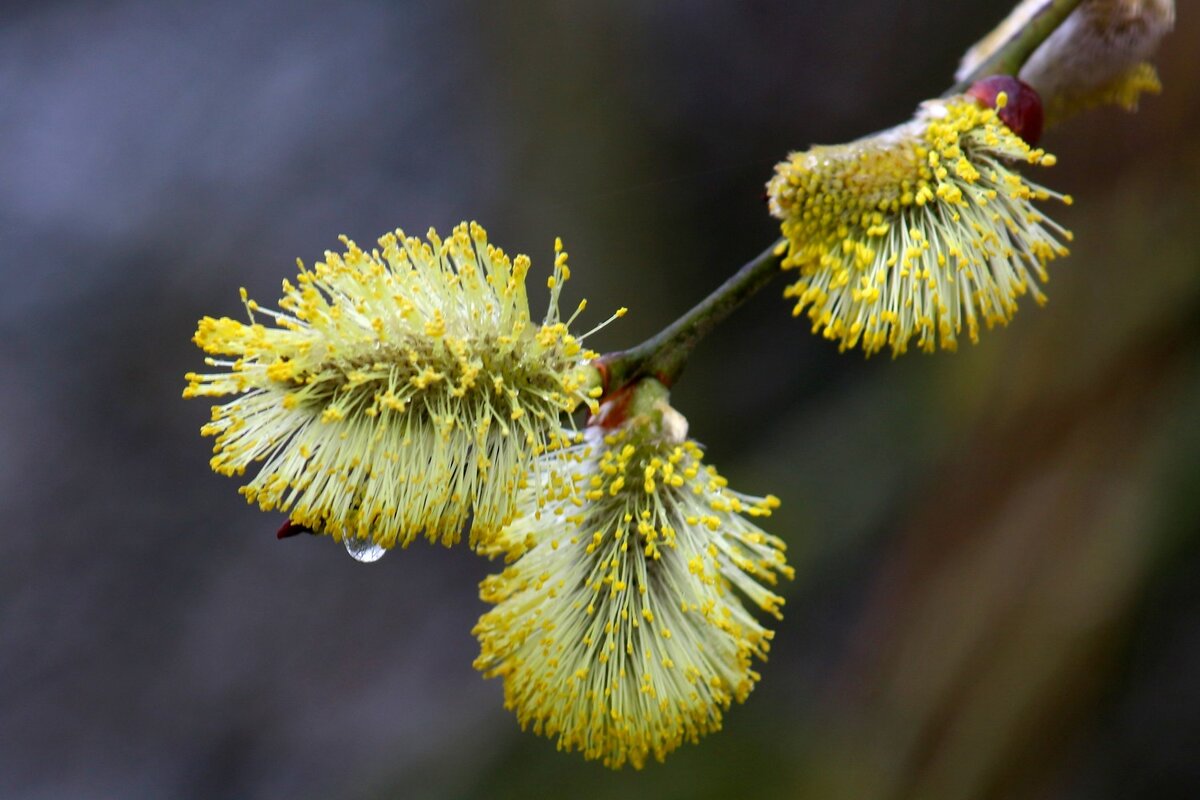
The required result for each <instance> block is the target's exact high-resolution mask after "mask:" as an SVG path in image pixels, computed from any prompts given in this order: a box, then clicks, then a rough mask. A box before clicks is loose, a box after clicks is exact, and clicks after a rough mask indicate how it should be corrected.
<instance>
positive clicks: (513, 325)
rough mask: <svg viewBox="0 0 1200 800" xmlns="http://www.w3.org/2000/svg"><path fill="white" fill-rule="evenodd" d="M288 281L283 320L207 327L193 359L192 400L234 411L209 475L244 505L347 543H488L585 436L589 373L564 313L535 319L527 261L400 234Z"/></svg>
mask: <svg viewBox="0 0 1200 800" xmlns="http://www.w3.org/2000/svg"><path fill="white" fill-rule="evenodd" d="M342 242H343V244H344V245H345V251H344V252H342V253H334V252H327V253H326V254H325V260H324V261H323V262H321V263H318V264H316V265H315V266H314V267H313V268H312V269H306V268H305V267H304V266H303V265H301V266H300V270H299V274H298V275H297V277H296V279H295V283H294V284H293V283H291V282H289V281H284V284H283V297H282V299H281V300H280V301H279V308H278V310H270V309H266V308H264V307H262V306H260V305H259V304H258V303H256V302H254V301H252V300H249V299H248V298H247V297H246V296H245V295H244V293H243V303H244V304H245V306H246V310H247V314H248V315H249V321H248V322H239V321H235V320H232V319H229V318H213V317H205V318H204V319H202V320H200V324H199V329H198V330H197V332H196V336H195V342H196V344H197V345H199V346H200V347H201V348H202V349H203V350H204V351H205V352H206V353H208V354H209V356H210V357H209V358H208V359H207V360H206V361H207V363H208V364H209V365H210V367H212V370H211V371H209V372H206V373H203V374H197V373H191V374H189V375H188V376H187V380H188V385H187V388H186V389H185V391H184V396H185V397H226V396H232V398H233V399H231V400H228V401H227V402H225V403H224V404H223V405H218V406H216V407H214V409H213V419H212V422H210V423H209V424H208V425H206V426H204V428H203V429H202V432H203V433H204V434H206V435H209V436H213V437H215V440H216V441H215V447H214V452H215V454H216V455H215V456H214V458H213V459H212V467H213V469H214V470H215V471H216V472H218V473H221V474H224V475H242V474H243V473H244V472H245V471H246V470H247V469H248V468H252V467H255V466H257V475H256V476H255V477H254V478H253V479H252V480H251V481H250V482H249V483H248V484H246V485H245V486H244V487H242V490H241V492H242V494H244V495H245V497H246V498H247V500H248V501H250V502H252V503H257V504H258V505H259V506H260V507H261V508H263V509H264V510H279V511H283V512H285V513H287V514H288V515H289V516H290V518H291V520H292V522H293V523H294V524H296V525H300V526H304V527H306V528H309V529H311V530H313V531H315V532H318V533H324V534H329V535H331V536H333V537H334V538H335V539H339V540H341V539H346V538H354V539H360V540H370V541H373V542H374V543H375V544H378V545H380V546H382V547H385V548H391V547H393V546H396V545H400V546H406V545H408V544H409V543H410V542H411V541H412V540H413V539H414V538H415V537H417V536H418V535H422V534H423V535H424V536H425V537H426V538H428V539H429V540H431V541H441V542H442V543H444V544H446V545H450V544H453V543H454V542H456V541H458V540H459V539H460V537H461V534H462V532H463V531H464V530H465V529H466V528H467V527H468V525H469V527H470V532H471V539H472V541H473V542H479V541H486V540H487V539H488V538H489V537H491V536H493V535H495V533H496V532H497V531H499V530H500V529H501V528H503V527H504V525H506V524H507V523H509V522H510V521H511V520H512V519H513V517H514V515H515V510H516V509H515V505H514V499H513V496H514V487H515V486H517V485H518V484H519V483H520V482H522V481H523V480H525V477H526V473H527V472H528V469H529V467H530V466H531V464H532V463H533V462H534V460H535V458H536V456H537V455H538V454H539V453H546V452H551V451H553V450H554V449H555V448H557V447H560V446H562V445H564V444H567V443H569V441H570V440H571V438H572V437H573V436H575V434H572V433H571V432H569V431H563V430H562V427H561V424H560V418H561V417H562V415H563V414H567V413H570V412H571V411H573V410H574V409H575V408H576V406H577V405H578V404H580V403H585V404H589V405H593V406H594V405H595V404H596V400H595V399H594V398H593V397H592V396H591V395H590V394H589V392H590V390H591V388H592V386H593V385H594V384H595V380H594V379H593V377H592V376H591V372H594V370H591V369H590V368H589V367H587V362H588V361H590V360H591V359H593V358H594V357H595V353H592V352H591V351H589V350H586V349H584V348H583V347H582V345H581V342H582V340H583V338H584V337H583V336H578V337H577V336H573V335H572V334H570V333H569V332H568V322H569V321H568V322H564V321H563V320H561V319H560V318H559V311H558V301H559V294H560V292H561V289H562V285H563V283H564V282H565V281H566V278H567V274H568V273H567V263H566V253H565V252H562V250H561V246H560V247H559V248H558V251H557V252H556V260H555V266H554V269H553V273H552V276H553V277H554V278H555V288H554V289H553V290H552V291H551V292H550V307H549V310H548V311H547V312H546V315H545V317H544V318H543V319H542V320H541V321H540V322H539V323H534V322H532V321H531V319H530V312H529V303H528V299H527V297H526V291H525V277H526V274H527V273H528V271H529V269H530V261H529V259H528V257H526V256H521V255H519V256H516V257H515V258H510V257H509V256H508V255H507V254H506V253H505V252H504V251H503V250H501V249H499V248H497V247H495V246H493V245H492V244H490V243H489V242H488V240H487V234H486V232H485V231H484V229H483V228H482V227H480V226H479V225H477V224H475V223H471V224H467V223H463V224H461V225H459V226H457V227H456V228H454V230H453V231H452V233H451V234H450V236H449V237H448V238H447V239H445V240H443V239H441V238H440V237H439V236H438V235H437V233H436V232H435V231H432V230H431V231H430V232H429V234H428V235H427V237H426V239H425V240H421V239H418V238H415V237H409V236H406V235H405V234H404V232H403V231H400V230H397V231H395V232H394V233H389V234H387V235H386V236H384V237H382V238H381V239H379V242H378V247H377V248H375V249H372V250H371V251H370V252H366V251H364V250H362V249H360V248H359V247H358V246H357V245H356V244H355V243H354V242H352V241H350V240H349V239H345V238H343V239H342Z"/></svg>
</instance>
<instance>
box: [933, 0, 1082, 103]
mask: <svg viewBox="0 0 1200 800" xmlns="http://www.w3.org/2000/svg"><path fill="white" fill-rule="evenodd" d="M1081 2H1082V0H1049V2H1047V3H1046V5H1044V6H1043V7H1042V9H1041V10H1040V11H1038V12H1037V13H1035V14H1034V15H1033V16H1032V17H1031V18H1030V19H1029V21H1028V22H1026V23H1025V25H1024V26H1023V27H1021V29H1020V30H1017V31H1014V32H1013V33H1012V35H1010V36H1009V37H1008V41H1006V42H1005V43H1004V44H1003V45H1001V46H1000V47H999V48H997V50H996V52H994V53H992V54H991V55H990V56H988V57H987V58H986V59H984V60H983V61H981V62H980V63H979V65H978V66H976V67H975V69H973V70H971V73H970V74H969V75H967V76H966V77H965V78H963V79H962V80H961V81H959V82H958V83H956V84H954V85H953V86H951V87H950V88H949V89H948V90H947V91H946V93H945V94H944V95H943V97H948V96H950V95H953V94H962V93H963V92H965V91H966V90H967V89H968V88H970V86H971V84H973V83H975V81H977V80H979V79H981V78H986V77H988V76H989V75H1016V74H1017V73H1018V72H1020V71H1021V67H1023V66H1024V65H1025V62H1026V61H1028V60H1029V57H1030V56H1031V55H1033V51H1034V50H1037V49H1038V48H1039V47H1041V46H1042V42H1044V41H1046V39H1048V38H1049V37H1050V34H1052V33H1054V32H1055V31H1056V30H1058V26H1059V25H1062V24H1063V22H1064V21H1065V20H1066V18H1067V17H1068V16H1070V14H1071V12H1072V11H1074V10H1075V8H1076V7H1077V6H1078V5H1079V4H1080V3H1081Z"/></svg>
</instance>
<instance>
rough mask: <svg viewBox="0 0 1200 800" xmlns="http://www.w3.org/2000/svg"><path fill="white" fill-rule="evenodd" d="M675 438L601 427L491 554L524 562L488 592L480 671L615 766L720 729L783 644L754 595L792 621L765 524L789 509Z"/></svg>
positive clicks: (550, 477)
mask: <svg viewBox="0 0 1200 800" xmlns="http://www.w3.org/2000/svg"><path fill="white" fill-rule="evenodd" d="M669 413H670V414H675V412H673V411H671V412H669ZM675 416H678V415H677V414H675ZM671 430H672V428H671V426H658V427H655V426H652V425H651V426H648V425H645V424H642V423H640V422H638V421H634V422H630V423H627V424H626V425H625V426H624V427H622V428H620V429H618V430H616V431H613V432H609V433H608V434H607V435H603V434H601V433H600V432H599V431H598V430H596V429H589V431H588V437H587V441H586V442H585V443H584V444H581V445H578V446H576V447H573V448H568V449H565V450H562V451H560V452H558V453H556V454H554V455H552V456H549V457H548V458H547V459H546V460H545V461H544V463H543V464H542V465H541V469H540V473H541V475H542V477H541V481H542V484H543V487H542V488H543V489H544V490H543V491H540V492H539V491H535V490H533V489H530V490H527V491H526V492H524V493H523V495H522V498H521V509H522V515H521V516H520V517H519V518H518V519H517V520H516V521H515V522H514V523H513V524H512V525H511V526H510V527H509V528H508V529H507V530H506V531H505V532H504V533H503V534H502V535H501V536H500V537H498V538H497V539H496V540H495V543H494V546H493V547H492V549H491V550H490V552H491V553H492V554H493V555H505V556H506V557H507V559H508V561H509V562H511V563H510V564H509V566H507V567H506V568H505V569H504V570H503V571H502V572H500V573H499V574H496V575H493V576H491V577H489V578H487V579H486V580H485V581H484V582H483V584H482V585H481V596H482V597H483V599H484V600H486V601H487V602H489V603H493V604H495V608H494V609H492V610H491V611H489V612H488V613H487V614H485V615H484V616H483V617H482V618H481V619H480V620H479V623H478V625H477V626H476V628H475V635H476V636H477V637H478V639H479V642H480V655H479V658H478V659H477V660H476V663H475V665H476V667H477V668H478V669H479V670H481V671H482V672H484V673H485V675H487V676H489V677H495V676H498V677H501V678H503V681H504V694H505V704H506V706H507V707H508V708H510V709H512V710H513V711H514V712H515V713H516V715H517V719H518V721H519V722H520V724H521V726H522V727H523V728H532V729H533V730H534V732H536V733H538V734H541V735H544V736H548V737H551V738H554V739H556V740H557V742H558V746H559V748H560V749H566V750H578V751H580V752H582V753H583V755H584V756H585V757H586V758H589V759H598V760H600V761H602V762H603V763H604V764H605V765H607V766H609V767H612V768H618V767H621V766H623V765H625V764H627V763H628V764H632V765H633V766H634V767H638V768H640V767H642V766H643V765H644V764H645V763H646V761H647V760H648V759H650V758H655V759H658V760H662V759H663V758H664V757H665V756H666V755H667V753H669V752H670V751H672V750H674V749H675V748H676V747H678V746H679V745H680V744H682V743H683V742H695V741H697V740H698V738H699V737H700V736H702V735H704V734H706V733H709V732H712V731H716V730H718V729H720V727H721V724H722V719H723V712H724V711H725V710H726V709H728V708H729V706H730V704H731V703H732V702H733V701H735V700H736V701H739V702H740V701H742V700H744V699H745V698H746V696H747V695H748V694H749V692H750V691H751V689H752V688H753V687H754V684H755V682H756V681H757V680H758V677H759V675H758V673H757V672H755V671H754V670H753V669H752V661H753V659H754V658H765V657H766V654H767V650H768V647H769V643H770V639H771V636H772V634H771V631H769V630H767V629H766V628H764V627H763V626H762V625H761V624H760V623H759V622H758V621H757V620H756V619H755V618H754V617H753V616H752V615H751V614H750V613H748V612H747V610H746V608H745V606H744V605H743V603H742V598H746V599H748V600H749V602H750V603H752V604H754V605H756V606H758V607H759V608H761V609H764V610H766V611H767V612H769V613H770V614H773V615H774V616H776V617H778V616H780V606H781V605H782V604H783V599H782V598H781V597H780V596H779V595H777V594H775V593H774V592H773V591H771V590H770V589H768V588H766V585H771V584H774V583H775V581H776V578H777V575H784V576H787V577H790V576H791V575H792V570H791V568H790V567H788V566H787V563H786V561H785V559H784V555H783V550H784V544H783V542H782V541H781V540H779V539H778V538H776V537H774V536H771V535H769V534H767V533H764V532H763V531H762V530H761V529H759V528H758V526H757V525H756V524H755V523H754V521H753V520H756V519H759V518H762V517H766V516H768V515H769V514H770V512H771V510H772V509H773V508H775V507H776V506H777V505H778V501H777V500H776V499H775V498H774V497H766V498H756V497H748V496H746V495H741V494H738V493H736V492H733V491H731V490H730V489H728V488H727V486H726V482H725V481H724V479H723V478H721V477H720V475H718V474H717V472H716V470H715V469H713V468H712V467H709V466H705V465H704V464H703V460H702V453H701V450H700V447H699V446H698V445H697V444H696V443H695V442H693V441H690V440H686V439H681V438H677V437H676V436H675V435H673V434H672V433H671ZM674 430H676V431H678V430H679V428H678V426H676V427H675V428H674ZM764 584H765V585H764Z"/></svg>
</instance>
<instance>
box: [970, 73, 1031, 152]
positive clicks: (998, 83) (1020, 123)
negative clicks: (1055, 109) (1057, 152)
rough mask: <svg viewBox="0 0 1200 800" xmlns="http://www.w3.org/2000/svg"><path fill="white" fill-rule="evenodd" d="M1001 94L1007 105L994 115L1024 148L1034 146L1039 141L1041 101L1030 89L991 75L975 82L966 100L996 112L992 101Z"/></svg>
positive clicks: (1006, 76) (1015, 80)
mask: <svg viewBox="0 0 1200 800" xmlns="http://www.w3.org/2000/svg"><path fill="white" fill-rule="evenodd" d="M1001 92H1003V93H1004V94H1005V96H1006V98H1007V101H1006V102H1005V104H1004V107H1003V108H1000V109H997V111H996V115H997V116H998V117H1000V121H1001V122H1003V123H1004V124H1005V125H1007V126H1008V129H1009V130H1010V131H1012V132H1013V133H1015V134H1016V135H1017V136H1020V137H1021V138H1022V139H1024V140H1025V142H1026V143H1027V144H1029V145H1031V146H1032V145H1036V144H1037V143H1038V140H1039V139H1041V138H1042V121H1043V115H1042V98H1040V97H1038V93H1037V91H1036V90H1035V89H1034V88H1033V87H1032V86H1030V85H1029V84H1027V83H1024V82H1022V81H1020V80H1018V79H1017V78H1014V77H1012V76H1011V75H993V76H991V77H990V78H984V79H983V80H981V81H976V82H975V83H974V84H972V85H971V88H970V89H968V90H967V94H968V95H969V96H971V97H974V98H975V99H976V100H978V101H979V103H980V104H981V105H983V106H986V107H987V108H996V98H997V97H998V96H999V95H1000V93H1001Z"/></svg>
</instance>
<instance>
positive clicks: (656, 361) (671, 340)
mask: <svg viewBox="0 0 1200 800" xmlns="http://www.w3.org/2000/svg"><path fill="white" fill-rule="evenodd" d="M784 247H786V242H785V241H784V240H782V239H780V240H779V241H776V242H775V243H774V244H772V245H771V246H770V247H768V248H767V249H766V250H764V251H763V252H761V253H759V254H758V256H757V257H755V258H754V259H753V260H751V261H749V262H747V263H746V264H745V265H744V266H743V267H742V268H741V269H739V270H738V271H737V272H735V273H734V274H733V275H732V276H730V278H729V279H728V280H727V281H725V282H724V283H722V284H721V285H720V286H718V287H717V288H716V290H715V291H714V292H713V293H712V294H710V295H709V296H708V297H706V298H704V299H703V300H701V301H700V302H699V303H698V304H697V305H696V306H695V307H694V308H693V309H692V310H691V311H688V312H687V313H686V314H684V315H683V316H682V317H680V318H679V319H677V320H675V321H674V322H672V323H671V324H670V325H668V326H667V327H666V328H664V329H663V330H661V331H659V332H658V333H657V334H655V335H654V336H652V337H651V338H649V339H647V340H646V341H644V342H642V343H641V344H639V345H637V346H636V347H632V348H630V349H629V350H622V351H621V352H619V353H609V354H608V355H605V356H603V357H602V358H601V359H600V364H601V367H602V369H603V370H604V371H606V372H607V374H606V376H605V377H606V380H605V382H604V383H605V394H608V393H609V392H613V391H616V390H617V389H620V388H621V387H623V386H625V385H627V384H629V383H630V382H632V381H635V380H637V379H638V378H641V377H645V376H653V377H655V378H657V379H658V380H659V381H660V382H662V383H663V384H664V385H666V386H670V385H671V384H673V383H674V382H675V379H676V378H678V377H679V374H680V373H681V372H683V367H684V365H685V364H686V363H687V358H688V356H689V355H690V354H691V352H692V348H693V347H695V346H696V343H697V342H699V341H700V340H701V339H702V338H704V335H705V334H707V333H708V332H709V331H710V330H712V329H713V328H714V327H716V325H717V324H718V323H720V322H721V321H722V320H724V319H725V318H726V317H728V316H729V315H730V313H732V312H733V310H734V309H736V308H737V307H738V306H740V305H741V304H742V303H744V302H746V300H748V299H750V298H751V297H753V296H754V295H755V294H756V293H757V292H758V290H759V289H761V288H763V287H764V286H766V285H767V284H768V283H770V282H771V279H772V278H774V277H775V276H776V275H778V274H779V272H780V269H779V261H780V259H781V258H782V257H783V256H782V252H785V251H783V250H782V248H784Z"/></svg>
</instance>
